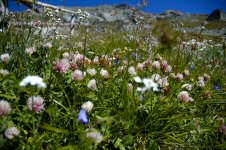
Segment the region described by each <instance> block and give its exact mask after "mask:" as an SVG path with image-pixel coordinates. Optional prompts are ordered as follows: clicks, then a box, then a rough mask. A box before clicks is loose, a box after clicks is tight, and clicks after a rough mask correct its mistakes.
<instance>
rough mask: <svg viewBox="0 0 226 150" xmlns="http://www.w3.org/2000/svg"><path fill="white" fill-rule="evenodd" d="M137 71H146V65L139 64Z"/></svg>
mask: <svg viewBox="0 0 226 150" xmlns="http://www.w3.org/2000/svg"><path fill="white" fill-rule="evenodd" d="M137 69H138V70H140V71H143V70H144V63H138V64H137Z"/></svg>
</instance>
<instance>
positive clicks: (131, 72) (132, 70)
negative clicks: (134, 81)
mask: <svg viewBox="0 0 226 150" xmlns="http://www.w3.org/2000/svg"><path fill="white" fill-rule="evenodd" d="M128 72H129V74H130V75H131V76H135V75H137V73H136V70H135V68H134V67H133V66H130V67H129V68H128Z"/></svg>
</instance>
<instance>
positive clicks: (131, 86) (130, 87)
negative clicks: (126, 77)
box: [128, 83, 133, 93]
mask: <svg viewBox="0 0 226 150" xmlns="http://www.w3.org/2000/svg"><path fill="white" fill-rule="evenodd" d="M128 92H130V93H132V92H133V84H132V83H128Z"/></svg>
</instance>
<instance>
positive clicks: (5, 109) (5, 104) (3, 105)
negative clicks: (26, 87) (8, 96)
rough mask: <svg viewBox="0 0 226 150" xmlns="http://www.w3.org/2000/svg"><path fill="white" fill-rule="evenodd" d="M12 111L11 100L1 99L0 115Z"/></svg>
mask: <svg viewBox="0 0 226 150" xmlns="http://www.w3.org/2000/svg"><path fill="white" fill-rule="evenodd" d="M10 111H11V106H10V104H9V102H7V101H5V100H0V117H2V116H4V115H6V114H8V113H9V112H10Z"/></svg>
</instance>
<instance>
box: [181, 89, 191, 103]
mask: <svg viewBox="0 0 226 150" xmlns="http://www.w3.org/2000/svg"><path fill="white" fill-rule="evenodd" d="M178 98H179V99H180V100H181V101H183V102H189V101H193V99H192V98H191V97H190V96H189V94H188V92H187V91H182V92H180V93H179V94H178Z"/></svg>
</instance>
